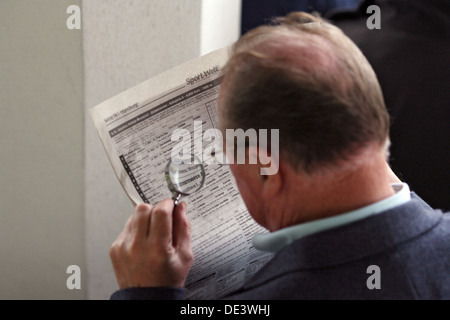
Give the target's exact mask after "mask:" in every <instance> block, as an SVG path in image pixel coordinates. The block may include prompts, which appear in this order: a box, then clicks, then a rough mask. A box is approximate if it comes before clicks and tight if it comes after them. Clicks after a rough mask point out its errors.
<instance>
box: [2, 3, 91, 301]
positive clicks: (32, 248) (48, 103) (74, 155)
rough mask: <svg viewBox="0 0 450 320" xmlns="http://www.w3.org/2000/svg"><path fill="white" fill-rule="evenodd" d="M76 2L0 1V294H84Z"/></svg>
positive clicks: (43, 296) (32, 296) (23, 296)
mask: <svg viewBox="0 0 450 320" xmlns="http://www.w3.org/2000/svg"><path fill="white" fill-rule="evenodd" d="M79 2H80V1H78V0H70V1H68V0H58V1H55V0H32V1H30V0H20V1H18V0H1V1H0V159H1V160H0V299H79V298H80V299H81V298H85V297H86V294H85V293H86V291H85V282H82V289H81V290H73V291H71V290H68V289H67V287H66V279H67V277H68V275H67V274H66V269H67V266H69V265H72V264H76V265H79V266H80V267H81V270H82V275H83V272H84V270H85V268H84V239H83V234H84V224H83V219H84V216H83V195H84V193H83V182H84V170H83V153H84V147H83V136H84V130H83V104H84V100H83V61H82V34H81V32H80V31H76V30H75V31H69V30H68V29H67V27H66V19H67V17H68V15H67V14H66V9H67V7H68V6H69V5H70V4H79ZM82 280H83V279H82Z"/></svg>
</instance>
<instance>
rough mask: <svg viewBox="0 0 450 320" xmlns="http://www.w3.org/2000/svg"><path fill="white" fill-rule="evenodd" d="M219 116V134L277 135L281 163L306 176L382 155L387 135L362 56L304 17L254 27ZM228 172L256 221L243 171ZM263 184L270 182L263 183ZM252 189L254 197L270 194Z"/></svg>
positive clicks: (225, 88) (240, 45)
mask: <svg viewBox="0 0 450 320" xmlns="http://www.w3.org/2000/svg"><path fill="white" fill-rule="evenodd" d="M219 112H220V118H221V127H222V129H237V128H241V129H243V130H247V129H249V128H253V129H255V130H257V131H258V130H260V129H268V131H270V130H269V129H279V152H280V159H279V161H280V164H282V165H283V166H284V167H285V168H287V167H289V169H292V173H301V174H304V175H308V176H312V175H317V174H320V173H322V172H325V171H330V170H331V171H333V170H335V169H336V170H337V171H339V170H340V169H339V168H342V167H345V166H346V164H348V163H349V162H351V161H352V160H354V159H355V158H358V156H359V155H360V154H362V153H364V151H365V150H367V148H375V149H379V150H384V146H385V145H386V142H387V141H388V136H389V116H388V113H387V111H386V108H385V105H384V101H383V96H382V93H381V89H380V86H379V83H378V80H377V78H376V75H375V73H374V71H373V69H372V68H371V66H370V65H369V63H368V62H367V60H366V59H365V57H364V56H363V55H362V53H361V52H360V51H359V49H358V48H357V47H356V46H355V45H354V44H353V42H352V41H351V40H350V39H348V38H347V37H346V36H345V35H344V34H343V33H342V32H341V30H340V29H338V28H336V27H334V26H332V25H331V24H329V23H327V22H325V21H323V20H322V19H320V18H317V17H314V16H311V15H309V14H306V13H292V14H290V15H288V16H286V17H285V18H282V19H278V20H277V21H276V23H275V24H274V25H270V26H263V27H259V28H256V29H254V30H252V31H250V32H248V33H247V34H245V35H244V36H243V37H242V38H241V39H240V40H239V41H238V42H237V43H236V44H235V45H234V47H233V51H232V55H231V58H230V60H229V62H228V64H227V66H226V67H225V79H224V83H223V85H222V90H221V95H220V103H219ZM347 167H348V166H347ZM232 169H233V173H234V174H235V176H236V180H237V182H238V186H239V187H240V190H241V193H242V194H243V197H244V200H245V201H246V203H247V206H249V210H250V212H251V213H252V214H254V212H252V207H255V206H257V205H256V204H255V203H253V204H252V203H249V202H255V201H256V200H255V201H252V200H251V199H246V196H245V191H244V192H242V189H245V186H243V184H244V183H245V180H248V178H249V177H247V176H246V175H247V174H248V172H247V171H248V170H247V169H245V170H246V172H245V173H243V174H241V173H239V169H238V168H237V167H236V166H233V168H232ZM278 174H282V172H281V173H278ZM268 179H274V178H273V177H270V176H268V177H261V181H262V182H263V183H264V182H265V181H266V180H268ZM251 185H252V187H251V189H254V190H251V193H253V194H254V196H255V197H256V196H257V195H258V194H259V195H260V196H261V192H262V193H264V192H267V190H266V191H264V190H263V189H264V186H263V185H261V188H263V189H259V187H258V186H256V185H255V183H253V182H252V183H251ZM255 199H256V198H255ZM254 210H255V211H257V210H258V209H257V208H255V209H254ZM257 221H258V220H257ZM262 224H263V223H262Z"/></svg>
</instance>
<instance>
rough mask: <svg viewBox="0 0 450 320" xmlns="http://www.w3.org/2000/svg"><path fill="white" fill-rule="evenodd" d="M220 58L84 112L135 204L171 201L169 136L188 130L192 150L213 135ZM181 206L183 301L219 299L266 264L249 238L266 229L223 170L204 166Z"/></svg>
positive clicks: (195, 63)
mask: <svg viewBox="0 0 450 320" xmlns="http://www.w3.org/2000/svg"><path fill="white" fill-rule="evenodd" d="M227 57H228V48H223V49H220V50H218V51H215V52H213V53H210V54H208V55H205V56H202V57H200V58H197V59H194V60H192V61H189V62H187V63H185V64H183V65H181V66H179V67H177V68H174V69H171V70H169V71H167V72H165V73H163V74H160V75H158V76H156V77H154V78H151V79H149V80H147V81H145V82H143V83H141V84H140V85H138V86H136V87H134V88H131V89H129V90H127V91H125V92H123V93H121V94H119V95H117V96H115V97H113V98H111V99H109V100H107V101H105V102H103V103H101V104H99V105H98V106H96V107H94V108H92V109H91V110H90V111H91V116H92V118H93V120H94V123H95V126H96V128H97V130H98V132H99V135H100V138H101V140H102V142H103V145H104V147H105V150H106V153H107V155H108V157H109V159H110V162H111V165H112V167H113V168H114V171H115V173H116V175H117V177H118V179H119V181H120V183H121V184H122V186H123V188H124V190H125V192H126V193H127V195H128V196H129V198H130V199H131V201H132V202H133V204H134V205H135V204H138V203H142V202H146V203H152V204H156V203H157V202H159V201H160V200H162V199H164V198H170V197H171V196H172V193H171V192H170V191H169V189H168V186H167V182H166V180H165V174H164V171H165V167H166V165H167V163H168V161H169V159H170V157H171V151H172V148H173V147H174V146H175V145H176V144H177V142H174V141H172V139H171V135H172V132H173V131H174V130H175V129H177V128H183V129H187V130H189V132H190V134H191V136H192V145H195V143H198V142H199V141H198V140H199V139H202V137H203V136H202V134H203V133H204V132H205V131H206V130H208V129H212V128H213V129H214V128H217V114H218V113H217V99H218V92H219V87H220V84H221V81H222V79H223V74H222V72H221V68H222V67H223V65H224V64H225V62H226V60H227ZM199 124H200V126H199ZM194 126H196V128H195V130H196V131H197V132H194ZM199 128H201V133H202V134H199V130H198V129H199ZM210 131H211V130H210ZM216 139H217V137H216ZM208 140H209V141H212V140H213V139H208ZM200 142H201V141H200ZM206 143H208V141H204V144H203V147H207V144H206ZM182 200H183V201H186V202H187V203H188V212H187V215H188V217H189V220H190V222H191V227H192V248H193V251H194V256H195V259H194V263H193V266H192V269H191V271H190V273H189V275H188V278H187V281H186V289H187V290H186V297H187V299H215V298H220V297H223V296H224V295H226V294H227V293H230V292H232V291H234V290H236V289H238V288H239V287H240V286H241V285H242V284H243V282H244V281H245V280H247V279H248V278H249V277H251V276H252V275H253V274H254V273H256V272H257V271H258V270H259V269H260V268H261V267H262V266H263V265H264V264H265V263H266V262H267V261H268V260H269V259H270V258H271V254H268V253H264V252H261V251H258V250H257V249H255V248H254V247H253V246H252V243H251V239H252V237H253V235H254V234H256V233H263V232H265V230H264V229H263V228H262V227H260V226H259V225H257V224H256V223H255V222H254V220H253V219H252V218H251V216H250V214H249V213H248V211H247V209H246V207H245V204H244V203H243V200H242V198H241V196H240V194H239V191H238V189H237V186H236V184H235V181H234V178H233V176H232V174H231V172H230V169H229V167H228V166H227V165H218V164H210V165H208V164H205V184H204V186H203V188H202V189H201V190H200V191H198V192H196V193H194V194H192V195H189V196H187V197H185V198H183V199H182Z"/></svg>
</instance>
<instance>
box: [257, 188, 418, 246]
mask: <svg viewBox="0 0 450 320" xmlns="http://www.w3.org/2000/svg"><path fill="white" fill-rule="evenodd" d="M391 186H392V188H393V189H394V191H395V194H394V195H392V196H390V197H388V198H386V199H383V200H380V201H378V202H375V203H373V204H370V205H368V206H365V207H362V208H360V209H357V210H353V211H350V212H346V213H343V214H339V215H336V216H332V217H328V218H323V219H318V220H314V221H310V222H306V223H302V224H298V225H295V226H290V227H287V228H283V229H281V230H278V231H274V232H271V233H267V234H257V235H255V236H254V237H253V246H254V247H255V248H256V249H259V250H262V251H269V252H276V251H278V250H279V249H281V248H282V247H284V246H286V245H288V244H290V243H292V242H294V241H295V240H298V239H300V238H303V237H306V236H309V235H312V234H314V233H318V232H321V231H325V230H328V229H332V228H336V227H339V226H343V225H345V224H349V223H351V222H355V221H357V220H361V219H364V218H367V217H369V216H371V215H374V214H378V213H380V212H384V211H386V210H389V209H392V208H395V207H397V206H400V205H402V204H405V203H406V202H408V201H409V200H411V195H410V190H409V186H408V185H407V184H406V183H395V184H392V185H391Z"/></svg>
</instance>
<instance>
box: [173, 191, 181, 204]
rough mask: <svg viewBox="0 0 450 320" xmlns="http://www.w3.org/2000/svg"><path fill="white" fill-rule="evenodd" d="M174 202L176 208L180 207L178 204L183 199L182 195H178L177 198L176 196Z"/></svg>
mask: <svg viewBox="0 0 450 320" xmlns="http://www.w3.org/2000/svg"><path fill="white" fill-rule="evenodd" d="M172 199H173V201H174V204H175V207H176V206H177V205H178V202H180V199H181V193H178V194H177V195H176V196H174V197H173V198H172Z"/></svg>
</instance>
